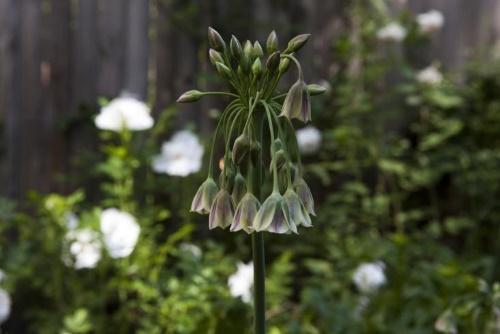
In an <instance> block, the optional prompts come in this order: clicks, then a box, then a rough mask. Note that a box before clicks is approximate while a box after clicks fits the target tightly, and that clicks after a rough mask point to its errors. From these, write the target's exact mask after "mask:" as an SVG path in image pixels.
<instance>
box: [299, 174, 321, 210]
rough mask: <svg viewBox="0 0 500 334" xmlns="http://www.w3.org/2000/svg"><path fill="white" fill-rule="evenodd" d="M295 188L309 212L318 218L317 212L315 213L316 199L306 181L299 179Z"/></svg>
mask: <svg viewBox="0 0 500 334" xmlns="http://www.w3.org/2000/svg"><path fill="white" fill-rule="evenodd" d="M294 188H295V191H296V192H297V195H299V198H300V200H301V201H302V203H303V204H304V207H305V208H306V210H307V212H308V213H309V214H311V215H313V216H316V212H315V211H314V199H313V197H312V194H311V189H309V186H308V185H307V183H306V181H304V179H303V178H301V177H299V178H297V180H296V181H295V184H294Z"/></svg>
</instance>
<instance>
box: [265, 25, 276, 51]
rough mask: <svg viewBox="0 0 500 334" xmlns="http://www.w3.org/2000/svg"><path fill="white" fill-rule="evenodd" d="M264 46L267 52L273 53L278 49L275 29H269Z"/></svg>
mask: <svg viewBox="0 0 500 334" xmlns="http://www.w3.org/2000/svg"><path fill="white" fill-rule="evenodd" d="M266 48H267V52H268V53H273V52H275V51H277V50H278V36H277V35H276V31H274V30H273V31H271V33H270V34H269V36H268V37H267V43H266Z"/></svg>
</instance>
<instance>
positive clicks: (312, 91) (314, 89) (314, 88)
mask: <svg viewBox="0 0 500 334" xmlns="http://www.w3.org/2000/svg"><path fill="white" fill-rule="evenodd" d="M326 90H327V89H326V88H325V87H323V86H321V85H317V84H310V85H307V91H308V92H309V95H311V96H314V95H321V94H323V93H324V92H326Z"/></svg>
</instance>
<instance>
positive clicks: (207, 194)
mask: <svg viewBox="0 0 500 334" xmlns="http://www.w3.org/2000/svg"><path fill="white" fill-rule="evenodd" d="M218 191H219V187H218V186H217V183H215V181H214V179H213V178H212V177H210V176H209V177H208V178H207V179H206V180H205V182H203V183H202V184H201V186H200V188H198V191H197V192H196V195H194V198H193V202H192V203H191V212H198V213H201V214H208V213H210V208H211V207H212V203H213V202H214V199H215V195H217V192H218Z"/></svg>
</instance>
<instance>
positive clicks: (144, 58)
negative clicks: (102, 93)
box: [124, 0, 149, 100]
mask: <svg viewBox="0 0 500 334" xmlns="http://www.w3.org/2000/svg"><path fill="white" fill-rule="evenodd" d="M127 26H128V30H127V37H126V38H127V40H126V49H125V50H126V52H125V82H124V89H125V90H126V91H127V92H130V93H132V94H134V95H137V97H138V98H140V99H142V100H144V99H145V98H146V91H147V87H148V58H149V57H148V56H149V39H148V37H149V36H148V33H149V1H148V0H130V3H129V8H128V23H127Z"/></svg>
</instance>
